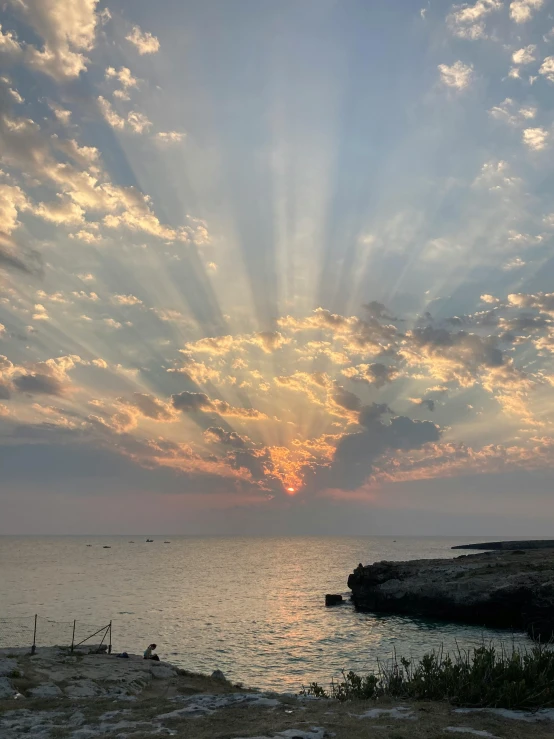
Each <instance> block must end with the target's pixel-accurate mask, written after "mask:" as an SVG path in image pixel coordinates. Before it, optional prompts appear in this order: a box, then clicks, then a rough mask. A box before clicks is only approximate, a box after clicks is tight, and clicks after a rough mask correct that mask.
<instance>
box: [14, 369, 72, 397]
mask: <svg viewBox="0 0 554 739" xmlns="http://www.w3.org/2000/svg"><path fill="white" fill-rule="evenodd" d="M13 384H14V385H15V387H16V388H17V389H18V390H19V391H20V392H22V393H31V394H32V395H33V394H36V395H39V394H40V395H61V394H62V391H63V386H62V384H61V382H60V381H59V380H57V379H56V378H55V377H49V376H48V375H39V374H30V375H20V376H19V377H16V378H15V380H14V381H13Z"/></svg>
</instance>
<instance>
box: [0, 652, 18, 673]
mask: <svg viewBox="0 0 554 739" xmlns="http://www.w3.org/2000/svg"><path fill="white" fill-rule="evenodd" d="M13 672H17V660H15V659H10V658H9V657H8V658H7V659H0V677H6V676H7V675H11V674H12V673H13Z"/></svg>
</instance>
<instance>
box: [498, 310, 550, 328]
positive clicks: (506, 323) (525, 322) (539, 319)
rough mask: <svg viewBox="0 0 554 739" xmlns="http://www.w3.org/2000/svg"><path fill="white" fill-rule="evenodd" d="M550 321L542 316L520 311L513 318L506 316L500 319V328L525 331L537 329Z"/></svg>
mask: <svg viewBox="0 0 554 739" xmlns="http://www.w3.org/2000/svg"><path fill="white" fill-rule="evenodd" d="M549 323H550V321H549V320H548V319H546V318H544V317H543V316H531V315H528V314H526V313H522V314H521V315H519V316H516V317H515V318H507V319H503V320H502V321H501V326H502V328H505V329H506V330H507V331H516V332H518V333H520V332H527V331H537V330H538V329H542V328H544V327H545V326H548V325H549Z"/></svg>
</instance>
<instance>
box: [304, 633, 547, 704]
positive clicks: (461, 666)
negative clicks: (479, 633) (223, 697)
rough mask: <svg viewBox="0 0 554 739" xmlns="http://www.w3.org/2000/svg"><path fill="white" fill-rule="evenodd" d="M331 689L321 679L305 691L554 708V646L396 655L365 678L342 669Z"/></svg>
mask: <svg viewBox="0 0 554 739" xmlns="http://www.w3.org/2000/svg"><path fill="white" fill-rule="evenodd" d="M342 675H343V679H342V680H341V681H339V682H335V681H333V682H331V685H330V688H329V690H326V689H324V688H323V687H322V686H321V685H319V684H318V683H311V684H310V685H309V686H308V687H307V688H304V687H303V688H302V690H301V691H300V695H308V696H313V697H315V698H334V699H336V700H339V701H353V700H368V699H373V700H375V699H378V698H403V699H410V700H424V701H448V702H449V703H452V704H455V705H458V706H468V707H480V708H481V707H483V708H489V707H494V708H510V709H524V710H532V709H538V708H548V707H553V706H554V649H552V647H551V645H544V644H536V645H534V646H533V647H532V648H531V649H529V650H521V649H518V648H515V647H512V648H511V650H509V651H508V650H507V649H505V648H504V646H501V647H500V648H497V647H494V646H492V645H491V646H486V645H483V646H481V647H477V648H476V649H472V650H461V649H458V651H457V652H456V653H455V654H453V655H451V654H449V653H445V652H443V650H442V649H440V650H439V651H433V652H431V653H430V654H426V655H424V656H423V657H422V658H421V659H419V660H414V659H406V658H405V657H401V658H400V659H398V658H397V656H396V655H394V656H393V658H392V660H390V662H389V663H386V664H381V663H379V664H378V666H377V669H376V670H375V671H374V672H371V673H369V674H367V675H364V676H360V675H357V674H356V673H355V672H352V671H350V672H344V671H343V673H342Z"/></svg>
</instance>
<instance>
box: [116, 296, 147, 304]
mask: <svg viewBox="0 0 554 739" xmlns="http://www.w3.org/2000/svg"><path fill="white" fill-rule="evenodd" d="M112 302H113V303H116V305H142V300H140V299H139V298H137V297H136V296H135V295H114V296H113V297H112Z"/></svg>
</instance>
